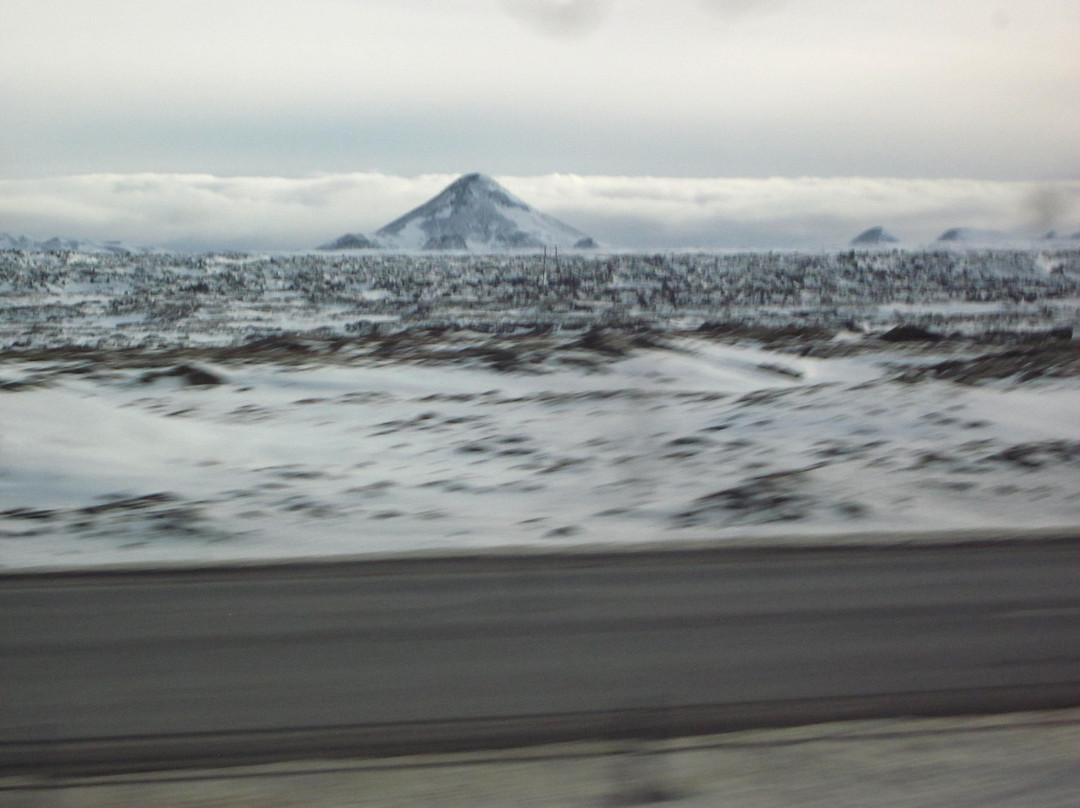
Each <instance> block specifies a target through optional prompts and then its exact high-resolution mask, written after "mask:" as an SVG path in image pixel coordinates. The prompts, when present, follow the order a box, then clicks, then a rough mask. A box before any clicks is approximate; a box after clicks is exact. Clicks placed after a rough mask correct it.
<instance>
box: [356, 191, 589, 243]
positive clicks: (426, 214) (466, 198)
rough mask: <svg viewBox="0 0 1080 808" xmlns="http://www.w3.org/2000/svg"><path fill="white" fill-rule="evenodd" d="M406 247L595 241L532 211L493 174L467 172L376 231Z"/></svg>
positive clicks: (383, 238)
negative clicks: (494, 178)
mask: <svg viewBox="0 0 1080 808" xmlns="http://www.w3.org/2000/svg"><path fill="white" fill-rule="evenodd" d="M375 237H376V238H377V239H378V241H379V243H380V244H382V245H384V246H387V247H390V248H391V249H403V250H478V251H484V250H508V249H509V250H514V249H530V248H540V247H575V246H578V247H587V246H594V245H595V242H592V240H591V239H590V238H589V237H588V236H587V235H585V234H584V233H582V232H581V231H579V230H575V229H574V228H573V227H571V226H570V225H568V224H564V223H563V222H560V221H559V220H558V219H556V218H554V217H552V216H548V215H546V214H544V213H540V211H538V210H535V209H533V208H532V207H530V206H529V205H528V204H526V203H525V202H523V201H521V200H520V199H518V198H517V197H516V196H514V195H513V194H511V193H510V192H509V191H507V190H506V189H505V188H503V187H502V186H501V185H499V183H497V182H496V181H495V180H493V179H492V178H491V177H488V176H485V175H483V174H465V175H464V176H462V177H459V178H458V179H456V180H455V181H454V182H452V183H451V184H450V185H448V186H447V187H446V188H445V189H444V190H443V191H442V192H440V193H439V194H437V195H436V196H434V197H433V198H431V199H430V200H428V201H427V202H425V203H424V204H423V205H421V206H420V207H418V208H415V209H413V210H411V211H409V212H408V213H406V214H405V215H404V216H402V217H401V218H399V219H395V220H394V221H392V222H390V224H388V225H386V226H385V227H383V228H381V229H380V230H378V231H376V233H375Z"/></svg>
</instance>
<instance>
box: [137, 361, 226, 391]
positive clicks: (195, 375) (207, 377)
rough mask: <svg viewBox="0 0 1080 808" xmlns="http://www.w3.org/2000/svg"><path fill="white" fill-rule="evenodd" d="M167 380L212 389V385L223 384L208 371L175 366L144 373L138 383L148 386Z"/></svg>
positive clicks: (219, 378) (222, 381) (191, 366)
mask: <svg viewBox="0 0 1080 808" xmlns="http://www.w3.org/2000/svg"><path fill="white" fill-rule="evenodd" d="M169 378H172V379H179V380H180V381H181V383H183V384H184V385H186V386H188V387H213V386H214V385H218V384H224V383H225V380H224V379H222V378H221V377H220V376H218V375H217V374H216V373H211V372H210V371H208V370H204V369H202V368H199V367H195V366H194V365H177V366H176V367H174V368H170V369H169V370H160V371H152V372H150V373H144V374H143V375H142V376H141V377H140V378H139V381H140V382H142V383H143V384H150V383H151V382H155V381H157V380H158V379H169Z"/></svg>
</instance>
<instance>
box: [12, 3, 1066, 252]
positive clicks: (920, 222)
mask: <svg viewBox="0 0 1080 808" xmlns="http://www.w3.org/2000/svg"><path fill="white" fill-rule="evenodd" d="M1078 53H1080V0H0V124H2V125H0V231H6V232H20V233H27V234H28V235H31V236H35V237H42V238H44V237H48V236H51V235H57V234H59V235H63V236H66V237H76V238H99V239H101V238H120V239H124V240H128V241H132V242H135V243H155V244H169V245H179V246H186V247H189V248H198V247H213V248H219V247H235V248H243V249H254V248H258V247H260V246H265V247H267V248H274V249H287V248H302V247H308V246H313V245H314V244H317V243H321V242H324V241H328V240H330V239H332V238H334V237H336V236H338V235H341V233H342V232H357V231H360V232H371V231H373V230H375V229H377V228H378V227H380V226H382V225H383V224H386V223H387V222H389V221H391V220H392V219H394V218H396V217H397V216H399V215H400V214H402V213H404V212H405V211H406V210H408V209H409V208H411V207H413V206H415V205H417V204H420V203H422V202H423V201H425V200H426V199H427V198H428V197H429V196H431V195H432V194H434V193H435V192H437V191H438V190H439V189H440V188H441V187H442V185H445V184H446V183H447V182H449V181H450V180H452V179H453V178H454V177H455V176H457V175H458V174H461V173H464V172H468V171H481V172H483V173H487V174H490V175H493V176H495V177H496V178H497V179H499V180H500V181H502V182H503V183H504V184H505V185H506V186H507V187H508V188H509V189H510V190H511V191H513V192H514V193H516V194H518V195H519V196H521V197H523V198H524V199H525V200H526V201H527V202H530V203H531V204H533V205H534V206H536V207H539V208H540V209H542V210H544V211H546V212H548V213H552V214H553V215H556V216H559V217H560V218H563V219H564V220H566V221H568V223H570V224H572V225H574V226H575V227H578V229H581V230H585V231H586V232H589V233H590V234H591V235H594V236H595V237H596V238H598V239H599V240H601V241H602V242H605V243H608V244H611V245H613V246H628V247H646V246H672V247H676V246H797V245H799V244H804V245H807V246H812V245H813V244H815V243H816V242H828V241H830V240H835V239H838V238H841V237H846V238H850V237H851V236H852V235H854V234H855V232H858V230H860V229H863V228H864V227H870V226H873V225H878V224H883V225H885V226H887V227H889V229H890V230H893V231H894V232H896V231H903V232H898V235H901V236H902V237H905V238H910V239H913V240H928V239H931V238H933V237H934V236H935V235H937V234H938V233H940V232H941V231H942V230H944V229H946V228H948V227H953V226H970V227H983V228H994V229H1005V230H1009V231H1010V232H1012V231H1017V232H1024V233H1025V234H1030V233H1032V232H1034V230H1036V229H1040V228H1041V229H1042V230H1043V231H1045V230H1048V229H1051V228H1054V229H1060V230H1063V231H1067V232H1074V231H1076V230H1080V152H1078V146H1077V144H1078V143H1080V59H1078V58H1077V54H1078ZM853 230H854V232H852V231H853Z"/></svg>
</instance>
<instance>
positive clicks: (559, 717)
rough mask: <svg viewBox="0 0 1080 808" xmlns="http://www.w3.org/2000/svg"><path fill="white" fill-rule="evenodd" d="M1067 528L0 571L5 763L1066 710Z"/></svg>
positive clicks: (1072, 667) (1075, 639) (1076, 620)
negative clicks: (857, 543)
mask: <svg viewBox="0 0 1080 808" xmlns="http://www.w3.org/2000/svg"><path fill="white" fill-rule="evenodd" d="M1078 562H1080V553H1078V547H1077V541H1076V539H1075V538H1069V539H1068V540H1061V541H1040V542H1028V543H1002V544H985V545H980V544H971V545H968V546H944V547H921V548H915V547H911V548H888V549H885V548H882V549H872V548H865V549H850V548H849V549H837V550H827V549H815V550H787V551H781V550H775V551H729V552H718V551H708V550H694V551H687V552H657V553H628V554H621V555H620V554H592V555H579V556H536V557H515V556H508V557H491V558H479V559H447V560H415V561H386V562H375V563H342V564H313V565H293V566H268V567H264V568H246V569H245V568H238V569H225V570H212V569H207V570H173V571H167V572H138V573H124V574H115V573H112V574H108V573H106V574H70V575H69V574H53V575H10V576H0V620H2V631H0V770H3V771H8V772H12V771H32V770H33V771H41V770H47V769H57V770H65V771H71V770H77V769H84V770H92V769H95V768H102V769H117V768H121V769H122V768H138V767H140V766H145V767H158V766H174V765H205V764H206V763H208V762H211V761H213V762H216V763H221V762H223V761H227V762H254V761H269V760H274V759H281V758H289V757H301V756H313V755H315V756H317V755H335V754H387V753H392V752H393V753H397V752H410V751H429V750H430V751H434V750H445V749H454V748H469V747H483V746H499V745H520V744H523V743H530V742H541V741H553V740H569V739H573V738H580V737H593V738H596V737H632V736H646V737H657V736H663V735H667V734H690V733H693V732H712V731H722V730H724V729H734V728H744V727H749V726H764V725H777V724H785V723H799V722H803V721H805V722H809V721H821V720H830V719H839V718H852V717H871V716H873V717H883V716H890V715H920V714H923V715H925V714H948V713H963V712H994V711H1008V710H1015V709H1041V708H1053V707H1070V706H1075V705H1077V704H1080V586H1078V584H1080V563H1078Z"/></svg>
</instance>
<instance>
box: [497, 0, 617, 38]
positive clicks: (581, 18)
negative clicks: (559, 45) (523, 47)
mask: <svg viewBox="0 0 1080 808" xmlns="http://www.w3.org/2000/svg"><path fill="white" fill-rule="evenodd" d="M502 6H503V8H504V9H505V10H506V12H507V13H508V14H510V16H512V17H514V18H515V19H516V20H518V21H519V22H520V23H522V24H523V25H525V26H526V27H527V28H529V29H531V30H533V31H536V32H537V33H540V34H543V35H544V36H549V37H555V38H564V37H581V36H585V35H586V34H591V33H592V32H593V31H595V30H597V29H598V28H599V27H600V26H601V25H603V23H604V20H606V19H607V16H608V13H609V12H610V11H611V0H503V2H502Z"/></svg>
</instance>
